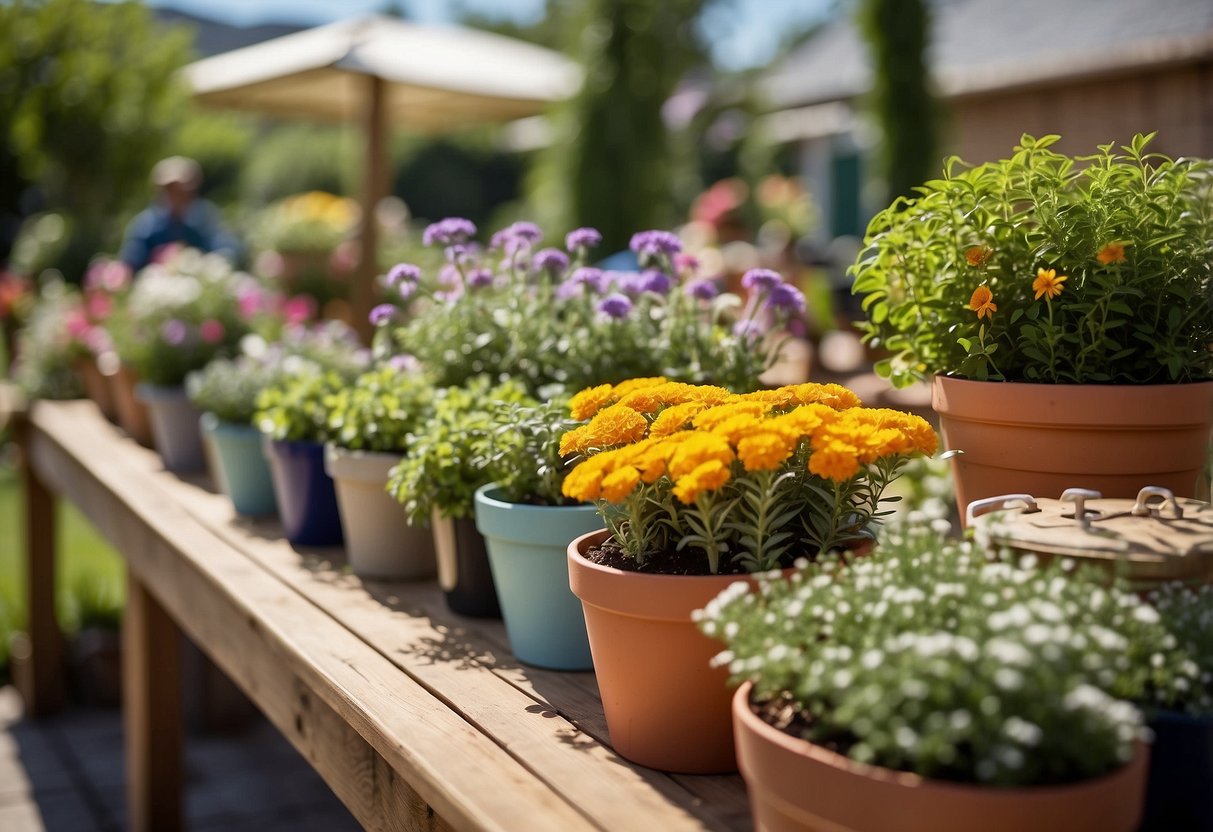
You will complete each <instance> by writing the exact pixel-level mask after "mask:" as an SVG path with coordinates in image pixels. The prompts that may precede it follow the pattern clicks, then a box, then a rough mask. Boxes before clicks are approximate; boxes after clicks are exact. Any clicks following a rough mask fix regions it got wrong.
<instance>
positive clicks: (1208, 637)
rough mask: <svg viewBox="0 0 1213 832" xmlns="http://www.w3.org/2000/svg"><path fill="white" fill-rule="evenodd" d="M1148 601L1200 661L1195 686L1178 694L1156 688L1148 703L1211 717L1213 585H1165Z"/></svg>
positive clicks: (1177, 638) (1164, 624)
mask: <svg viewBox="0 0 1213 832" xmlns="http://www.w3.org/2000/svg"><path fill="white" fill-rule="evenodd" d="M1146 600H1147V601H1149V602H1150V603H1151V604H1152V605H1153V606H1154V608H1155V609H1157V610H1158V614H1159V616H1161V618H1162V624H1163V626H1164V627H1166V628H1167V630H1168V631H1169V632H1170V633H1171V634H1172V635H1174V636H1175V638H1176V640H1177V641H1178V642H1179V646H1180V647H1181V648H1182V649H1183V650H1184V651H1185V652H1186V653H1187V654H1188V655H1189V656H1190V657H1191V659H1192V661H1193V662H1195V663H1196V666H1197V667H1198V668H1199V671H1200V680H1199V683H1198V684H1197V685H1196V686H1195V688H1194V689H1192V690H1181V691H1180V692H1179V693H1178V694H1172V693H1170V692H1169V691H1166V690H1153V691H1151V693H1152V696H1150V697H1147V698H1146V699H1145V700H1144V704H1146V705H1147V706H1150V707H1153V708H1164V709H1169V710H1177V711H1184V712H1186V713H1189V714H1193V715H1195V716H1208V715H1209V714H1210V713H1213V703H1210V702H1209V700H1208V691H1210V690H1213V586H1209V585H1208V584H1203V585H1200V586H1184V585H1183V584H1179V583H1169V584H1164V585H1163V586H1161V587H1159V588H1158V589H1156V590H1154V591H1152V592H1150V593H1149V594H1148V595H1147V596H1146Z"/></svg>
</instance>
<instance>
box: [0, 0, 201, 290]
mask: <svg viewBox="0 0 1213 832" xmlns="http://www.w3.org/2000/svg"><path fill="white" fill-rule="evenodd" d="M0 32H4V33H5V34H4V37H3V38H0V169H4V170H9V171H15V172H16V174H15V177H14V184H15V185H16V187H5V188H2V189H0V215H9V216H14V215H16V216H20V214H21V210H20V206H19V203H18V199H19V198H20V196H21V193H22V191H23V190H24V189H25V188H26V187H28V186H29V185H37V186H38V188H39V189H40V190H41V191H42V192H43V193H44V194H45V196H46V199H47V204H48V205H49V207H51V208H54V209H58V210H61V211H63V212H65V213H66V214H67V215H69V216H70V217H71V218H72V219H73V220H74V224H73V226H72V227H73V235H72V238H71V239H70V240H69V246H68V250H67V252H66V253H65V260H64V261H63V262H62V263H61V266H62V268H63V271H64V273H65V274H67V275H68V276H69V277H75V276H77V275H78V274H79V273H82V272H83V270H84V267H85V266H86V265H87V262H88V259H89V258H90V257H91V256H92V255H93V254H94V253H95V252H96V251H98V250H102V249H104V248H107V247H109V246H111V245H113V243H114V242H116V239H117V235H118V234H119V232H120V231H121V228H120V226H119V225H118V222H117V220H118V219H119V218H120V217H121V216H122V209H123V208H126V207H133V204H134V203H135V201H137V200H140V199H142V197H143V195H144V194H145V193H146V190H145V187H146V184H145V183H146V182H147V175H148V171H149V170H150V169H151V166H152V164H153V163H154V162H155V161H156V159H158V158H159V157H160V156H162V155H164V149H165V146H166V141H167V140H168V138H169V137H170V135H171V134H172V132H173V131H174V130H175V129H176V127H177V124H178V123H179V120H180V118H181V116H182V113H183V108H184V104H185V97H186V94H185V90H184V89H183V88H182V86H181V85H180V82H179V81H178V79H177V70H178V69H179V68H180V67H181V66H182V65H183V64H185V63H186V62H187V61H188V60H189V59H190V51H189V49H190V47H189V44H190V38H189V35H188V33H186V32H185V31H184V30H180V29H171V30H166V29H164V28H163V27H159V26H156V25H154V23H153V21H152V18H151V15H150V13H149V12H148V10H147V8H146V7H144V6H143V5H142V4H140V3H134V2H123V3H112V4H111V3H94V2H90V1H89V0H14V2H10V3H2V4H0ZM3 254H4V252H0V256H2V255H3Z"/></svg>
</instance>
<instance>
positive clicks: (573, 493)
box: [560, 457, 604, 503]
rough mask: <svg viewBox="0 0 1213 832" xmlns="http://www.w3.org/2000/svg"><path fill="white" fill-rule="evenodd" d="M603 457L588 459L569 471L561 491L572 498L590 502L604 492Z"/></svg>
mask: <svg viewBox="0 0 1213 832" xmlns="http://www.w3.org/2000/svg"><path fill="white" fill-rule="evenodd" d="M603 463H604V460H603V458H602V457H593V458H591V459H587V460H585V461H584V462H582V463H580V464H579V465H577V466H576V467H574V468H573V470H572V471H569V473H568V476H566V477H565V478H564V483H562V484H561V486H560V492H561V493H562V494H564V496H566V497H568V498H569V499H572V500H578V501H580V502H582V503H590V502H593V501H594V500H597V499H598V497H599V495H600V494H601V493H602V472H603V468H604V464H603Z"/></svg>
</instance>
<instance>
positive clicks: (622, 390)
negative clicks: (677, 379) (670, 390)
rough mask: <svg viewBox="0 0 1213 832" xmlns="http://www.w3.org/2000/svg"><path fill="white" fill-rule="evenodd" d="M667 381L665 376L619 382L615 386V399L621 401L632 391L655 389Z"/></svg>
mask: <svg viewBox="0 0 1213 832" xmlns="http://www.w3.org/2000/svg"><path fill="white" fill-rule="evenodd" d="M666 381H667V379H666V377H665V376H656V377H651V378H630V379H628V380H627V381H621V382H619V383H618V384H616V385H615V390H614V393H615V398H617V399H622V398H623V397H624V396H626V395H627V394H628V393H631V392H632V391H633V390H643V389H644V388H646V387H656V386H657V385H658V384H665V383H666Z"/></svg>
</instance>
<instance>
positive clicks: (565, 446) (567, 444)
mask: <svg viewBox="0 0 1213 832" xmlns="http://www.w3.org/2000/svg"><path fill="white" fill-rule="evenodd" d="M589 432H590V426H589V425H581V426H580V427H575V428H573V429H572V430H569V431H565V433H564V435H563V436H561V437H560V455H561V456H568V455H569V454H571V453H580V452H581V451H582V450H583V448H584V447H585V439H586V437H587V436H588V435H589Z"/></svg>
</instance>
